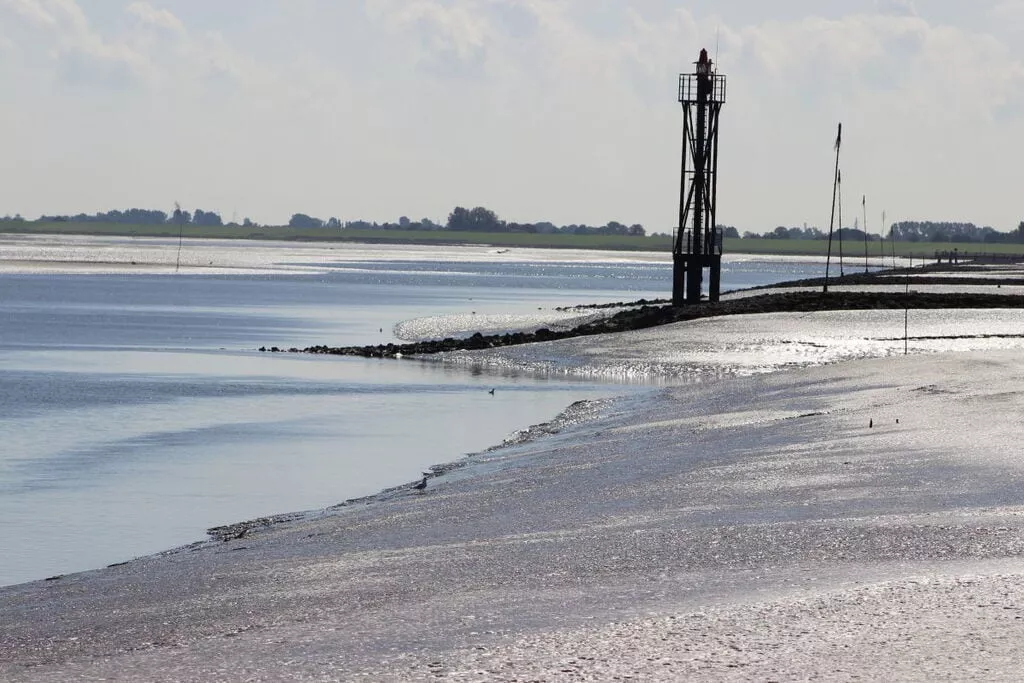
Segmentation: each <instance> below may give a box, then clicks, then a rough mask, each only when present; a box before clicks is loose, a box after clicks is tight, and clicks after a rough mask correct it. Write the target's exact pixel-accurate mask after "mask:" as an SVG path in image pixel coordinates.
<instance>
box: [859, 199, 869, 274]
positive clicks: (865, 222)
mask: <svg viewBox="0 0 1024 683" xmlns="http://www.w3.org/2000/svg"><path fill="white" fill-rule="evenodd" d="M860 205H861V206H862V207H863V208H864V225H862V226H861V229H863V230H864V272H865V273H867V272H868V196H867V195H861V199H860Z"/></svg>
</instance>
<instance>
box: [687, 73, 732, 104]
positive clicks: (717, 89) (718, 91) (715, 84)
mask: <svg viewBox="0 0 1024 683" xmlns="http://www.w3.org/2000/svg"><path fill="white" fill-rule="evenodd" d="M708 78H709V79H710V80H711V88H710V90H709V91H708V100H707V101H708V104H725V76H723V75H722V74H717V73H712V74H710V75H709V76H708ZM699 80H700V76H699V75H697V74H679V101H680V102H681V103H686V104H697V103H698V102H699V99H698V95H697V83H698V82H699Z"/></svg>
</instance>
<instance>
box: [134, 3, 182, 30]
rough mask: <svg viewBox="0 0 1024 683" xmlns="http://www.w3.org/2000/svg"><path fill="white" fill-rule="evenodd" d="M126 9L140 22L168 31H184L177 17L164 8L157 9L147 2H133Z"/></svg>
mask: <svg viewBox="0 0 1024 683" xmlns="http://www.w3.org/2000/svg"><path fill="white" fill-rule="evenodd" d="M126 11H127V12H128V14H131V15H133V16H135V17H138V19H139V21H140V22H141V23H142V24H146V25H149V26H155V27H158V28H163V29H167V30H169V31H184V30H185V25H184V24H182V23H181V20H180V19H178V17H176V16H174V15H173V14H172V13H171V12H169V11H168V10H165V9H157V8H155V7H153V6H152V5H150V4H149V3H148V2H133V3H132V4H130V5H128V7H127V9H126Z"/></svg>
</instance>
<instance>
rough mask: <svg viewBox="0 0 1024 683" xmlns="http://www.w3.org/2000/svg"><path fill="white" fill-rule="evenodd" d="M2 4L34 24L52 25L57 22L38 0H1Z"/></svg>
mask: <svg viewBox="0 0 1024 683" xmlns="http://www.w3.org/2000/svg"><path fill="white" fill-rule="evenodd" d="M3 6H6V7H7V8H8V9H10V10H11V11H13V12H15V13H16V14H18V15H19V16H21V17H22V18H23V19H27V20H29V21H30V22H32V23H35V24H40V25H44V26H53V25H55V24H56V23H57V21H56V20H55V19H54V18H53V17H52V16H51V15H50V13H49V12H47V11H46V10H45V9H44V8H43V6H42V5H41V4H40V3H39V2H38V0H3Z"/></svg>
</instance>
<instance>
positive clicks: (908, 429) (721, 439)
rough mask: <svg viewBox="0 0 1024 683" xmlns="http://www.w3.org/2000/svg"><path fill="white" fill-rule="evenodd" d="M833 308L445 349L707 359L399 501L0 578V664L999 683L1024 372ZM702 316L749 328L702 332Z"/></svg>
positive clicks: (1011, 655) (1011, 636)
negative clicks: (660, 385) (814, 315)
mask: <svg viewBox="0 0 1024 683" xmlns="http://www.w3.org/2000/svg"><path fill="white" fill-rule="evenodd" d="M917 313H918V312H916V311H911V313H910V315H912V316H914V315H916V314H917ZM940 314H941V315H940ZM844 315H853V316H862V317H861V318H859V319H858V320H857V321H854V322H851V321H850V320H844V319H843V317H842V316H844ZM871 315H877V316H883V317H882V318H870V317H869V318H868V319H866V320H865V319H863V316H871ZM1018 315H1019V314H1017V313H1016V312H1012V311H995V312H993V311H987V312H962V311H940V312H936V313H935V316H936V317H935V318H934V319H933V320H932V321H931V322H930V323H929V325H931V327H933V328H940V327H942V326H944V325H945V326H951V327H952V328H953V330H952V332H951V333H950V334H948V335H947V336H951V337H952V336H959V337H963V335H962V334H959V335H954V334H953V332H960V331H962V330H963V329H964V326H965V325H966V326H967V327H971V326H979V327H986V326H988V327H992V326H995V327H1005V328H1007V329H1011V328H1019V323H1020V318H1019V317H1017V316H1018ZM835 316H837V317H836V318H834V319H830V321H829V324H828V325H825V324H824V323H822V324H821V325H820V326H816V325H813V324H807V323H808V321H807V320H806V319H805V320H802V321H800V323H801V326H795V325H790V326H789V327H787V325H788V323H787V322H786V317H785V316H784V315H783V316H781V319H772V318H770V317H768V318H761V317H759V316H751V317H750V318H749V319H738V318H737V319H736V320H730V319H729V318H722V319H717V321H715V322H711V321H707V322H705V321H694V322H688V323H678V324H675V325H669V326H665V327H663V328H658V329H655V330H643V331H637V332H629V333H621V334H620V335H606V336H597V337H588V338H578V339H571V340H562V341H559V342H551V343H549V344H537V345H527V346H522V347H510V348H506V349H500V350H493V351H484V352H458V353H455V354H452V356H451V357H449V358H447V359H445V362H448V363H452V364H455V365H467V364H468V365H473V364H477V365H481V366H489V365H496V366H505V367H532V368H534V369H535V370H536V369H538V368H546V369H547V371H549V372H569V373H571V372H585V373H590V374H592V375H593V374H601V373H606V374H608V375H616V376H621V375H623V374H627V375H628V373H629V372H637V371H639V369H640V368H645V367H646V368H648V369H649V368H650V367H652V366H657V367H659V368H661V370H662V371H666V372H671V370H672V368H677V369H678V368H682V367H684V366H689V365H691V364H693V362H694V358H695V357H697V356H699V357H700V358H702V359H703V361H702V362H701V363H699V365H700V367H701V371H700V373H699V374H702V376H706V377H713V376H717V374H716V373H717V370H716V368H717V367H718V365H716V364H719V363H721V362H723V359H727V360H728V363H729V364H730V367H731V368H732V369H733V372H731V373H730V376H729V377H726V378H723V379H719V380H715V381H694V382H683V383H679V384H677V385H676V386H670V387H667V388H664V389H662V390H659V391H657V392H653V393H650V394H647V395H640V396H637V395H634V396H631V397H628V398H624V399H618V400H601V401H594V402H585V403H580V404H577V405H574V406H573V407H571V408H570V409H569V410H568V411H567V412H566V413H565V414H564V415H563V416H562V417H561V418H560V419H558V420H555V421H553V422H552V423H550V424H548V425H546V426H544V427H543V428H539V429H536V430H534V438H531V439H527V440H525V441H522V440H521V441H519V442H516V443H512V444H510V445H507V446H505V447H499V448H495V449H492V450H489V451H485V452H483V453H479V454H476V455H474V456H472V457H470V458H466V459H462V460H459V461H458V462H457V463H456V465H454V466H451V467H443V468H439V469H438V470H437V476H433V477H431V478H429V480H428V485H427V487H426V489H425V490H423V491H422V492H421V491H417V490H415V489H413V488H411V486H404V487H396V488H394V489H390V490H388V491H385V492H382V493H381V494H378V495H377V496H371V497H369V498H365V499H359V500H353V501H350V502H348V503H346V504H343V505H340V506H336V507H334V508H331V509H328V510H325V511H323V512H322V513H318V514H306V515H296V516H292V517H288V516H285V517H284V518H283V519H279V520H266V522H265V523H260V522H256V523H253V524H250V525H242V526H239V527H235V528H233V529H231V530H230V532H229V533H223V534H221V535H219V536H217V537H213V538H211V540H209V541H206V542H202V543H196V544H192V545H191V546H186V547H183V548H179V549H176V550H173V551H169V552H167V553H163V554H159V555H156V556H151V557H144V558H140V559H137V560H135V561H132V562H128V563H125V564H121V565H119V566H115V567H109V568H106V569H102V570H98V571H93V572H86V573H82V574H75V575H69V576H63V577H54V578H53V579H51V580H47V581H40V582H34V583H29V584H23V585H20V586H13V587H9V588H3V589H0V678H3V679H5V680H12V681H20V680H25V681H66V680H147V681H162V680H167V681H171V680H174V681H212V680H218V681H278V680H311V681H330V680H375V681H387V680H395V681H404V680H479V681H525V680H545V681H561V680H565V681H574V680H627V679H632V680H664V681H672V680H686V679H689V680H806V679H812V678H821V679H827V680H852V679H854V678H861V679H865V678H866V679H899V680H935V679H955V680H965V679H977V680H1015V679H1017V678H1018V676H1019V671H1020V670H1021V668H1022V667H1024V654H1021V652H1020V651H1019V649H1018V648H1017V646H1016V644H1017V643H1018V642H1019V641H1020V638H1021V636H1022V635H1024V611H1022V610H1024V601H1022V600H1021V599H1020V595H1021V588H1022V587H1024V565H1022V564H1021V562H1020V554H1021V552H1022V550H1024V517H1022V513H1024V505H1022V500H1024V488H1022V486H1024V465H1022V464H1021V462H1020V460H1019V457H1018V453H1019V440H1020V437H1021V433H1022V428H1021V425H1020V422H1019V417H1018V416H1019V414H1020V412H1021V409H1022V407H1024V395H1022V393H1021V390H1020V382H1021V379H1022V377H1024V362H1022V361H1021V360H1020V357H1019V352H1018V351H1017V350H1016V349H1015V348H1009V349H1008V348H1007V347H1006V345H1005V343H1002V344H1003V345H1002V346H1000V347H998V348H989V347H988V346H986V345H987V344H992V343H993V342H992V341H991V340H990V339H982V338H975V339H973V341H971V340H969V339H962V338H960V339H957V340H956V341H955V342H953V346H952V347H950V346H946V347H943V349H942V350H941V352H939V351H938V350H936V349H932V348H928V345H929V344H936V343H938V342H936V341H935V339H933V337H940V336H942V335H936V334H931V332H934V331H935V330H934V329H929V328H928V326H927V325H925V319H924V318H921V317H920V316H918V317H917V318H915V319H916V320H917V322H918V324H919V327H918V328H917V329H918V331H919V332H920V337H919V338H917V339H916V341H915V342H914V344H910V345H909V346H910V349H911V350H912V353H911V354H910V355H906V356H904V355H902V351H903V341H902V339H899V340H898V342H897V338H896V336H895V335H893V334H890V332H891V330H889V329H887V328H886V327H885V325H892V326H895V325H897V324H899V326H900V327H902V317H903V316H902V315H899V318H900V320H896V319H895V318H894V317H893V316H894V312H892V311H879V312H863V313H860V312H856V313H852V314H850V313H841V314H840V313H837V314H835ZM885 316H888V317H885ZM984 316H987V319H983V317H984ZM695 323H697V324H696V325H695ZM729 324H731V325H733V326H734V327H736V328H738V329H739V330H740V331H742V332H743V333H744V334H746V337H745V339H746V341H743V340H742V339H741V338H740V337H739V336H735V335H734V336H733V337H732V338H730V337H728V335H724V336H723V335H722V330H721V329H718V330H716V335H715V337H714V338H715V339H717V340H718V343H711V342H709V340H708V339H706V338H704V337H701V335H700V329H701V325H719V326H721V325H729ZM864 324H866V325H867V327H868V328H869V329H872V330H875V332H874V336H872V337H870V339H867V338H865V337H864V336H863V335H861V336H859V337H858V336H857V335H856V334H854V333H851V332H850V330H851V329H854V328H856V327H857V325H861V326H863V325H864ZM824 328H828V329H829V330H831V332H829V333H827V334H826V333H825V332H823V331H822V330H823V329H824ZM770 329H773V330H780V329H781V330H787V329H788V330H790V331H791V332H792V334H793V335H796V338H795V339H791V338H785V337H786V334H779V333H776V335H775V337H774V338H773V337H772V335H771V334H769V332H768V330H770ZM911 329H915V328H911ZM800 330H805V332H800ZM926 333H927V334H926ZM801 334H802V335H803V336H800V335H801ZM829 339H832V340H833V341H836V340H839V341H842V340H843V339H845V340H846V342H845V343H838V342H837V343H834V344H832V346H829V343H828V342H829ZM869 342H871V343H869ZM872 343H874V346H872ZM972 345H973V346H972ZM774 348H779V349H786V348H790V349H795V350H796V351H795V357H794V355H793V354H790V355H786V354H781V355H779V356H777V357H775V356H773V354H772V353H770V351H771V350H772V349H774ZM815 348H818V349H819V350H821V349H826V351H825V352H824V353H819V354H818V355H814V353H813V350H814V349H815ZM835 349H838V351H835ZM672 350H675V351H674V355H673V354H672V353H667V351H672ZM695 354H696V356H695ZM766 359H767V360H766ZM680 373H681V371H680ZM695 379H700V378H699V377H698V378H695Z"/></svg>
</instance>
